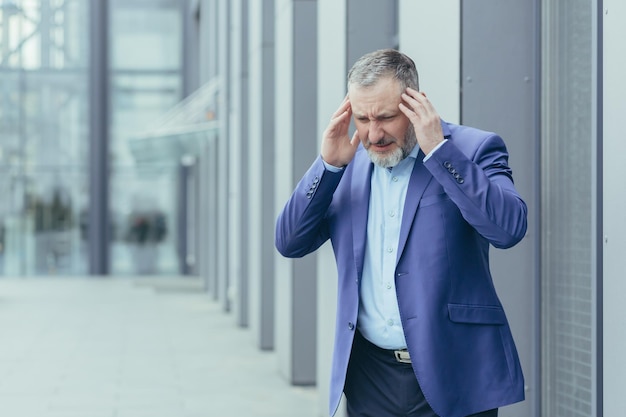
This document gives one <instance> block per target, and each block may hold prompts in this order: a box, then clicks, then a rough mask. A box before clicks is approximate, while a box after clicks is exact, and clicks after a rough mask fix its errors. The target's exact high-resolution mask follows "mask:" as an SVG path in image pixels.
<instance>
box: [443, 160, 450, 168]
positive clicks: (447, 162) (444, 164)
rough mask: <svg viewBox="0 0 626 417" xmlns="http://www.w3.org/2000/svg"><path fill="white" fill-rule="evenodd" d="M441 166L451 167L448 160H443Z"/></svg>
mask: <svg viewBox="0 0 626 417" xmlns="http://www.w3.org/2000/svg"><path fill="white" fill-rule="evenodd" d="M443 166H444V167H446V168H452V164H451V163H450V161H446V162H444V163H443Z"/></svg>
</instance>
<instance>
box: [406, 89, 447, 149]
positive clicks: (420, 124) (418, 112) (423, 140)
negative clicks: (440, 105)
mask: <svg viewBox="0 0 626 417" xmlns="http://www.w3.org/2000/svg"><path fill="white" fill-rule="evenodd" d="M402 100H403V102H401V103H400V104H399V105H398V107H399V108H400V111H402V113H404V114H405V115H406V117H408V118H409V120H410V121H411V123H412V124H413V127H414V128H415V136H416V137H417V143H418V145H419V147H420V148H421V149H422V152H424V155H428V154H429V153H430V151H432V150H433V149H434V148H435V147H436V146H437V145H438V144H439V143H440V142H441V141H443V131H442V130H441V118H440V117H439V114H438V113H437V111H436V110H435V108H434V107H433V105H432V103H431V102H430V100H428V98H427V97H426V94H424V93H423V92H421V91H417V90H414V89H412V88H407V89H406V91H405V92H404V93H403V94H402Z"/></svg>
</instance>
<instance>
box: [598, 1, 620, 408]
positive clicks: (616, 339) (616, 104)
mask: <svg viewBox="0 0 626 417" xmlns="http://www.w3.org/2000/svg"><path fill="white" fill-rule="evenodd" d="M603 3H604V10H601V11H600V13H601V14H600V18H599V23H600V24H601V25H603V27H601V28H598V34H597V35H598V36H599V37H600V39H601V40H602V45H603V52H601V53H600V56H601V59H602V61H601V65H600V68H599V71H598V73H597V77H599V80H600V82H601V83H602V84H601V85H604V88H603V91H600V92H598V97H599V98H600V100H601V101H600V102H599V103H598V106H599V107H600V109H601V110H600V111H601V112H602V113H601V114H600V115H599V118H598V120H597V122H598V123H599V125H600V126H602V129H603V133H602V135H601V138H602V139H601V141H602V146H603V149H601V152H600V155H599V157H600V158H602V163H601V166H600V167H599V168H600V175H601V178H602V179H603V182H602V186H601V187H602V188H601V189H599V190H598V192H602V193H603V202H604V203H603V204H602V209H601V210H602V212H601V213H602V215H603V221H604V226H603V230H602V231H601V233H602V234H601V236H602V243H603V246H602V251H603V259H602V260H601V262H602V265H603V268H604V269H603V278H602V281H603V286H604V287H603V291H602V292H600V294H597V297H598V299H599V302H600V303H602V304H603V305H602V308H603V312H602V316H603V327H602V328H601V330H600V337H601V339H602V340H603V343H602V346H599V349H600V354H601V355H603V361H602V362H603V364H604V366H603V370H602V371H601V372H600V375H599V378H600V381H599V382H598V383H600V384H602V386H603V395H602V397H601V398H599V401H600V402H601V403H602V404H603V408H604V410H603V411H604V416H606V417H610V416H618V415H620V413H623V412H624V410H626V395H624V391H623V383H624V382H623V381H624V375H626V357H625V356H624V352H626V334H625V333H624V321H623V317H624V294H626V280H624V271H625V270H626V259H625V258H624V253H626V222H625V221H624V207H625V206H626V193H624V185H623V181H622V180H621V178H622V171H623V169H622V166H623V163H624V162H623V160H624V154H626V142H625V141H624V140H623V130H624V127H623V121H622V120H623V118H624V95H625V94H626V81H625V80H624V73H625V72H626V60H624V43H623V39H624V37H625V36H626V26H624V19H626V3H625V2H623V1H620V0H603ZM602 12H603V13H602ZM602 54H603V56H602ZM597 415H598V416H601V415H602V414H600V413H598V414H597Z"/></svg>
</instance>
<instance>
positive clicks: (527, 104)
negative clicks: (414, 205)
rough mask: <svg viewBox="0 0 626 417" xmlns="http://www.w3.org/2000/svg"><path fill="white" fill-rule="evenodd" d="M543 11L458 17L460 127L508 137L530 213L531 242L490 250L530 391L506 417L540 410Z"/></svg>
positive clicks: (513, 5) (531, 6)
mask: <svg viewBox="0 0 626 417" xmlns="http://www.w3.org/2000/svg"><path fill="white" fill-rule="evenodd" d="M479 4H480V5H479ZM538 5H539V2H538V1H529V2H499V1H497V0H490V1H487V0H483V1H482V2H480V3H476V5H475V6H474V3H472V2H466V3H464V6H463V8H462V15H461V16H462V23H461V27H462V36H461V39H462V47H461V50H462V59H461V62H462V67H461V83H462V90H463V94H462V101H461V115H462V122H463V123H464V124H467V125H471V126H475V127H479V128H483V129H486V130H490V131H495V132H497V133H499V134H500V135H501V136H502V137H503V138H504V140H505V142H506V144H507V147H508V150H509V153H510V159H509V163H510V165H511V167H512V169H513V175H514V177H515V185H516V187H517V189H518V191H519V192H520V194H521V195H522V197H523V198H524V199H525V201H526V203H527V205H528V208H529V215H528V220H529V228H528V234H527V236H526V238H525V239H524V240H523V241H522V242H521V243H520V244H518V245H517V246H515V247H514V248H512V249H508V250H506V251H497V250H492V251H491V266H492V273H493V276H494V281H495V284H496V287H497V289H498V294H499V295H500V298H501V299H502V302H503V304H504V307H505V310H506V311H507V315H508V318H509V321H510V323H511V328H512V331H513V334H514V337H515V341H516V344H517V348H518V351H519V354H520V359H521V362H522V366H523V370H524V376H525V378H526V386H527V392H526V401H524V402H522V403H518V404H515V405H513V406H510V407H506V408H504V409H502V410H501V412H500V414H501V415H502V416H503V417H505V416H517V415H526V416H530V415H539V410H540V408H539V407H540V403H539V398H540V397H539V395H540V394H541V390H540V377H541V376H540V373H539V366H540V356H539V355H540V348H541V346H540V340H539V338H540V334H539V329H540V300H539V249H540V234H539V223H538V219H537V215H538V213H539V212H540V206H539V188H538V184H539V162H540V158H539V132H540V125H539V115H540V91H539V83H538V81H539V76H540V67H539V58H540V53H541V52H540V49H539V42H538V38H537V36H538V34H539V33H540V32H539V28H540V20H539V13H538V10H537V8H538V7H539V6H538ZM494 34H498V35H497V36H493V35H494ZM533 413H534V414H533Z"/></svg>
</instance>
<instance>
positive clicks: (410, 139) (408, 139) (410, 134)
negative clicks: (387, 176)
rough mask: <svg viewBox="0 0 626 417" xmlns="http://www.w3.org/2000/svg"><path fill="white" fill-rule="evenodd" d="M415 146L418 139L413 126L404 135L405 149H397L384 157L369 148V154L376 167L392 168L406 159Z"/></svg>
mask: <svg viewBox="0 0 626 417" xmlns="http://www.w3.org/2000/svg"><path fill="white" fill-rule="evenodd" d="M415 145H417V138H416V137H415V130H414V129H413V126H412V125H411V126H410V127H409V129H407V132H406V134H405V135H404V146H403V147H401V148H396V149H395V150H393V151H392V152H390V153H386V154H384V155H383V154H379V153H377V152H374V151H372V148H368V149H367V154H368V155H369V157H370V159H371V160H372V162H373V163H374V164H375V165H378V166H379V167H382V168H392V167H395V166H396V165H398V164H399V163H400V161H402V160H403V159H404V158H406V157H407V156H409V154H410V153H411V151H412V150H413V148H414V147H415Z"/></svg>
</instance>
